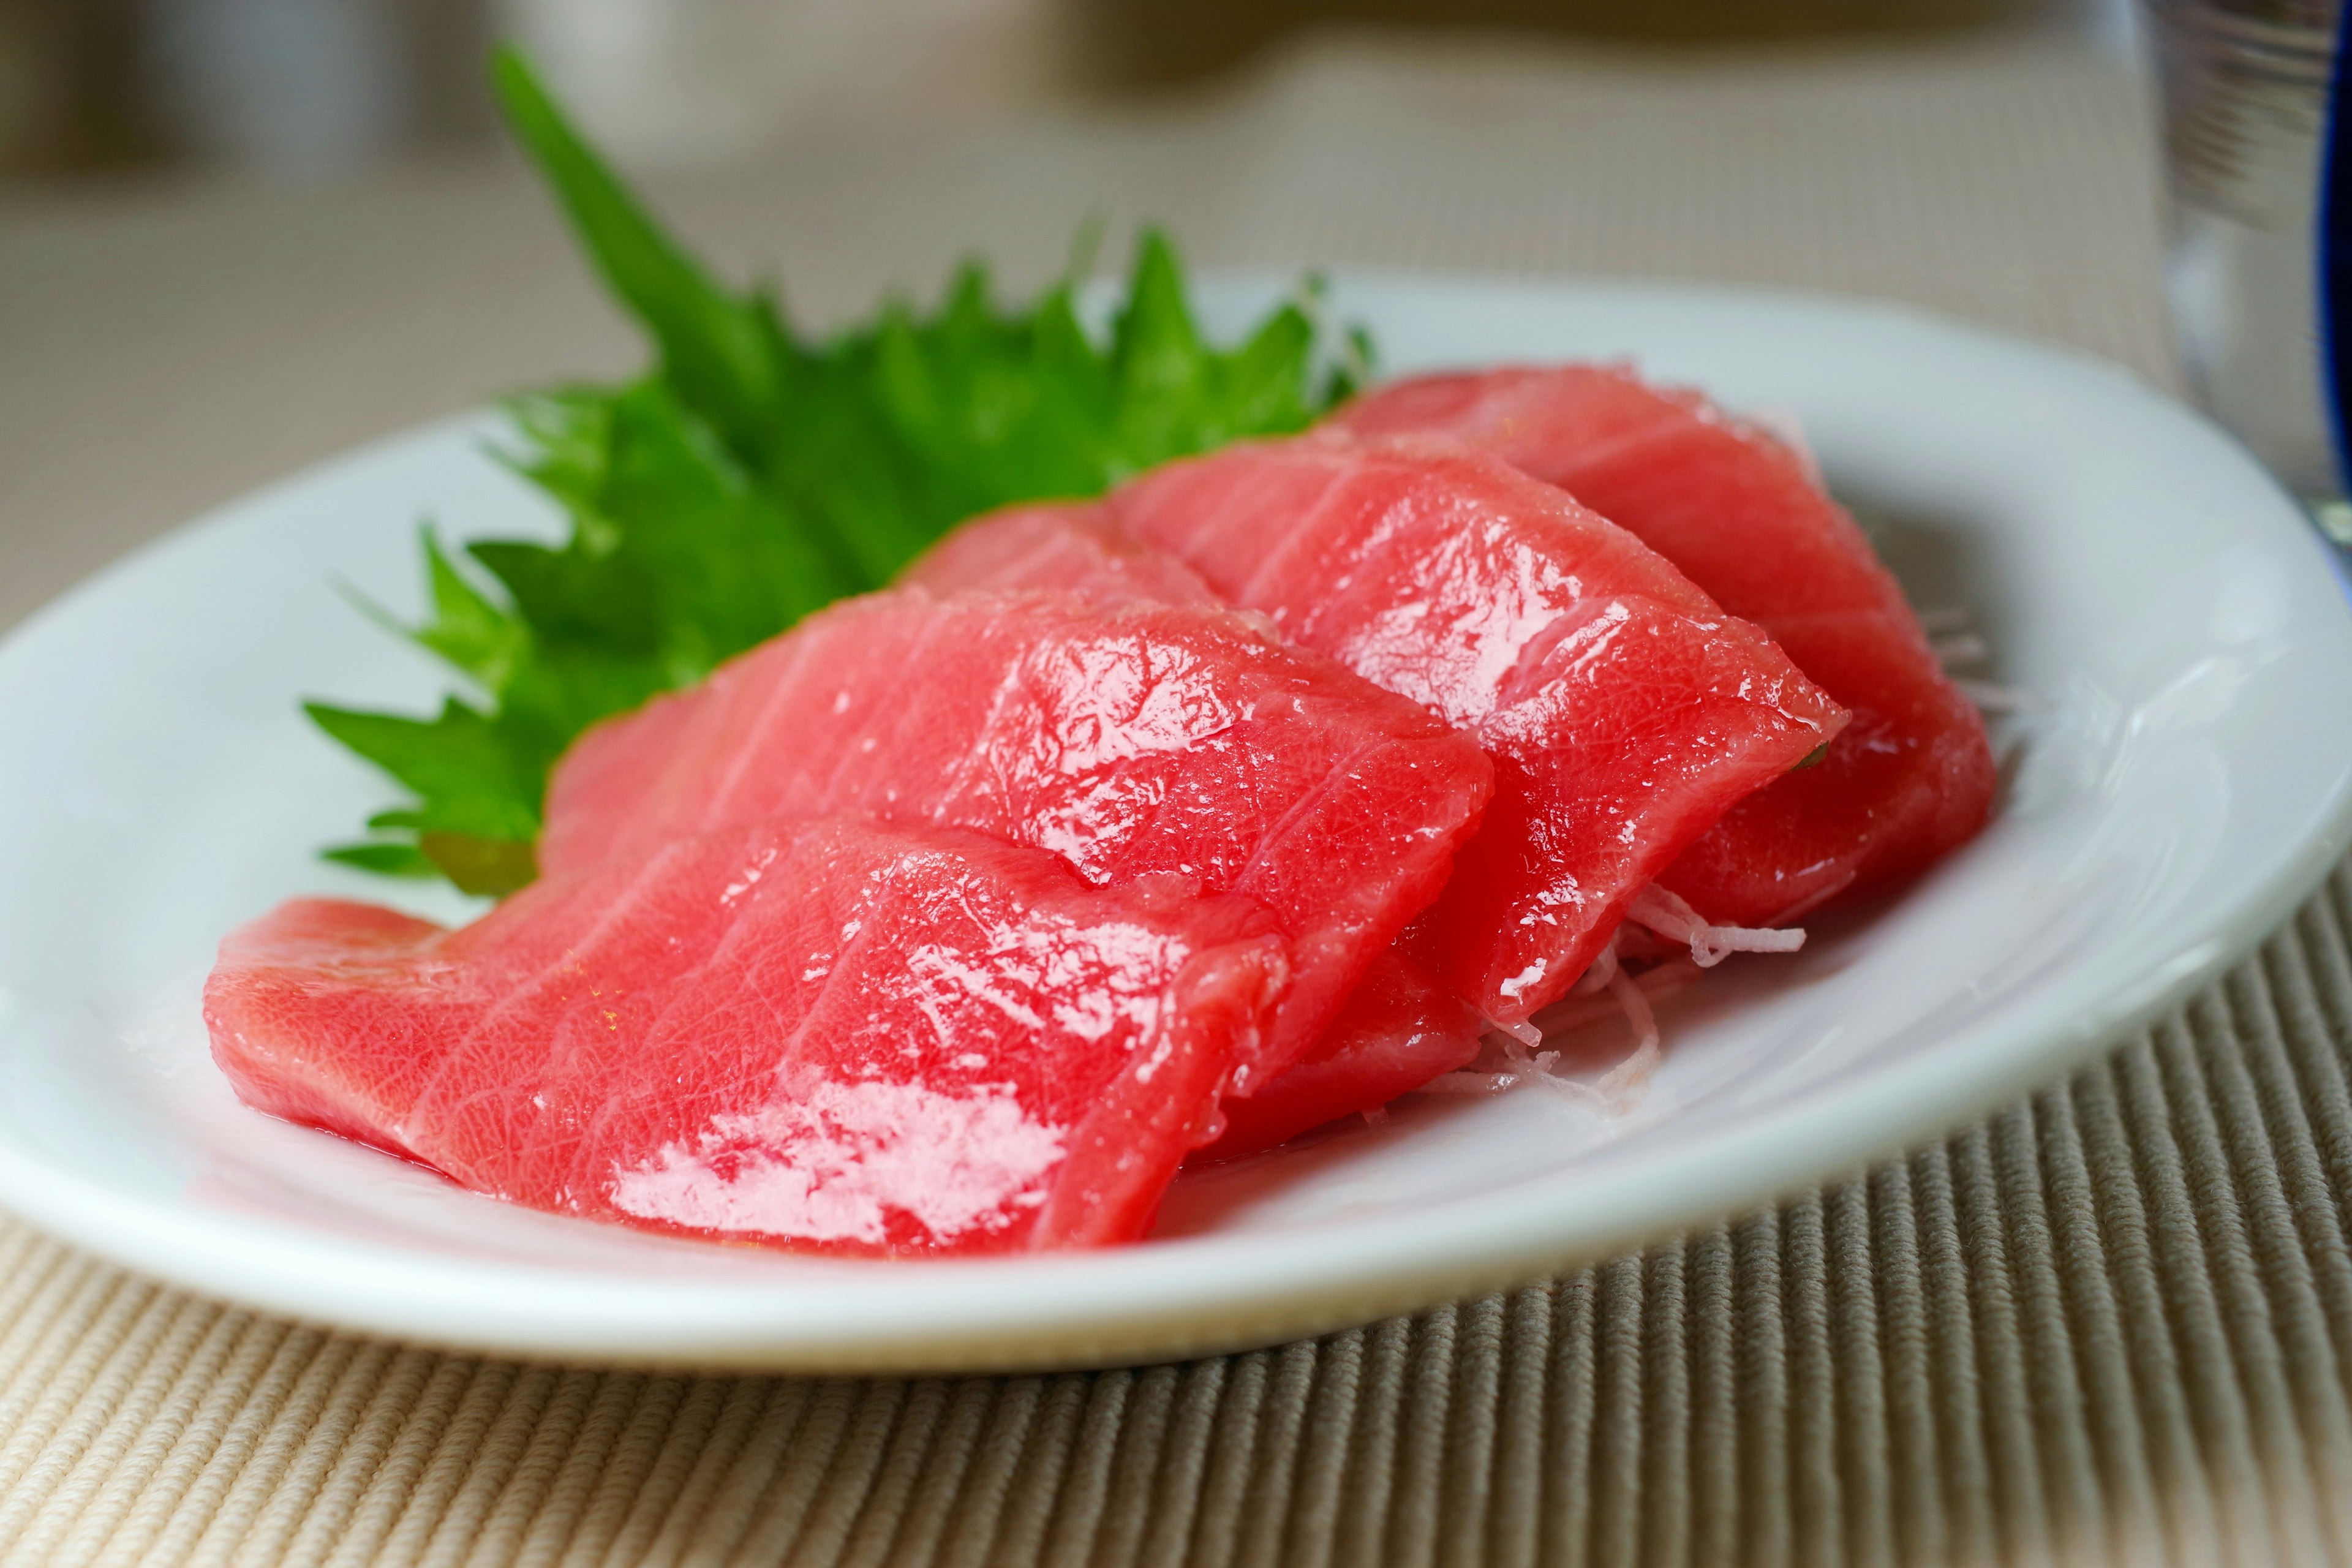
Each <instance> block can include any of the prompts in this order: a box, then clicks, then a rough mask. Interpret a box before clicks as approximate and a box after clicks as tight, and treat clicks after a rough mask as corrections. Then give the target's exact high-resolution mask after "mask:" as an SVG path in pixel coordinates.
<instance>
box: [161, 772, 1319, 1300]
mask: <svg viewBox="0 0 2352 1568" xmlns="http://www.w3.org/2000/svg"><path fill="white" fill-rule="evenodd" d="M1283 948H1284V944H1283V942H1282V941H1281V939H1280V938H1279V937H1278V936H1276V935H1273V934H1271V933H1269V932H1268V931H1266V919H1265V913H1264V911H1263V910H1258V909H1256V908H1255V906H1253V905H1251V904H1249V903H1248V902H1247V901H1246V900H1240V899H1232V898H1223V899H1202V898H1199V897H1196V896H1194V894H1193V891H1192V888H1191V887H1190V886H1189V885H1187V884H1185V883H1184V882H1183V881H1182V880H1181V879H1177V878H1172V877H1158V878H1146V879H1141V880H1139V881H1138V882H1136V883H1133V884H1130V885H1129V886H1127V887H1123V888H1115V889H1097V888H1090V887H1088V886H1087V885H1086V884H1085V883H1084V882H1082V881H1080V880H1079V879H1077V878H1076V876H1075V875H1073V874H1072V872H1071V871H1070V869H1069V868H1067V867H1066V865H1064V864H1063V863H1062V862H1061V861H1060V860H1059V859H1058V858H1055V857H1054V856H1051V855H1047V854H1045V853H1044V852H1042V851H1039V850H1034V849H1025V848H1019V847H1013V846H1010V845H1004V844H999V843H996V842H994V841H992V840H990V839H986V838H983V837H980V836H978V835H976V834H967V833H959V832H952V831H945V830H940V829H937V828H923V829H916V830H907V829H896V828H888V827H882V826H876V825H874V824H871V823H866V822H862V821H857V820H853V819H842V818H832V819H820V820H815V821H808V820H790V819H775V820H771V821H767V822H761V823H757V824H752V825H749V826H739V827H731V828H729V829H727V830H725V831H723V832H719V833H716V834H712V835H709V836H708V837H700V838H692V839H682V840H676V841H673V842H670V843H668V844H666V845H663V846H661V847H657V848H656V849H654V850H653V851H652V852H650V853H648V854H642V855H634V856H621V857H614V858H608V859H605V860H604V861H601V862H599V863H597V864H596V865H594V866H592V867H589V868H585V869H583V870H578V871H572V872H569V873H558V874H555V875H552V876H549V877H546V878H543V879H541V880H540V881H539V882H538V883H536V884H534V885H532V886H531V887H529V888H526V889H523V890H522V891H521V892H520V893H517V894H515V895H514V896H513V897H512V898H510V899H509V900H507V901H506V902H505V903H503V904H501V905H499V908H497V909H496V910H492V911H491V912H490V913H489V914H488V915H485V916H484V917H483V918H482V919H481V920H479V921H477V922H475V923H474V924H472V925H470V926H467V927H465V928H463V929H462V930H457V931H446V930H444V929H443V928H441V927H439V926H436V925H433V924H431V923H429V922H426V921H417V920H411V919H409V918H407V917H406V916H404V915H399V914H395V913H394V912H393V911H391V910H382V909H377V908H374V907H373V906H370V905H365V904H352V903H341V902H333V901H328V900H297V901H295V902H293V903H289V904H287V905H286V906H284V907H283V908H281V909H279V910H277V911H276V912H275V913H273V914H270V915H268V916H265V917H264V918H262V919H261V920H258V921H254V922H253V923H252V924H250V925H247V926H245V927H243V928H241V929H240V930H238V931H235V932H233V933H231V934H230V936H229V937H228V939H227V941H226V942H223V943H222V946H221V954H220V962H219V964H218V966H217V967H216V968H215V970H214V972H213V975H212V979H211V981H210V983H209V984H207V985H206V987H205V1020H206V1023H207V1025H208V1026H209V1027H210V1029H211V1032H212V1039H213V1054H214V1057H215V1059H216V1060H217V1061H218V1062H219V1063H220V1066H221V1067H222V1068H223V1069H224V1070H225V1071H226V1073H227V1074H228V1076H229V1079H230V1080H231V1081H232V1083H234V1084H235V1086H236V1091H237V1093H238V1095H239V1096H241V1097H242V1098H243V1099H244V1100H246V1101H247V1103H248V1104H251V1105H254V1106H257V1107H258V1108H259V1109H261V1110H267V1111H269V1112H271V1113H273V1114H276V1115H278V1116H282V1117H285V1118H287V1119H289V1120H290V1121H299V1122H303V1123H307V1124H310V1125H313V1126H318V1127H323V1128H326V1129H328V1130H330V1131H335V1132H340V1133H342V1134H344V1135H346V1136H349V1137H352V1138H355V1139H359V1140H362V1141H363V1142H368V1143H372V1144H374V1145H376V1146H378V1147H381V1148H383V1149H387V1150H390V1151H393V1152H396V1153H400V1154H404V1155H406V1156H408V1157H409V1158H411V1159H414V1160H417V1161H419V1162H422V1163H425V1164H427V1165H430V1166H432V1167H434V1168H435V1169H436V1170H438V1171H441V1172H443V1173H446V1175H448V1176H449V1177H450V1178H452V1179H453V1180H455V1181H457V1182H458V1183H461V1184H464V1185H466V1186H468V1187H471V1188H474V1189H475V1190H477V1191H479V1192H483V1193H487V1194H491V1195H492V1196H495V1197H499V1198H505V1199H509V1200H510V1201H513V1202H517V1203H521V1204H527V1205H530V1206H532V1207H535V1208H541V1209H550V1210H553V1211H555V1212H558V1213H562V1214H573V1215H585V1216H588V1217H590V1218H594V1219H602V1220H612V1221H618V1222H621V1223H623V1224H627V1225H635V1226H645V1227H648V1228H653V1229H659V1230H672V1231H682V1232H687V1233H690V1234H695V1235H702V1236H713V1237H724V1238H727V1239H731V1240H743V1241H758V1242H766V1243H773V1244H780V1245H785V1246H791V1247H804V1248H811V1249H816V1250H824V1251H832V1252H841V1253H852V1254H916V1255H925V1254H971V1253H987V1252H1016V1251H1023V1250H1030V1249H1036V1248H1046V1247H1080V1246H1089V1245H1095V1244H1099V1243H1104V1242H1114V1241H1124V1240H1129V1239H1131V1238H1133V1237H1137V1236H1139V1235H1140V1234H1141V1233H1142V1232H1143V1230H1144V1229H1145V1227H1146V1226H1148V1225H1149V1224H1150V1220H1151V1216H1152V1215H1153V1213H1154V1211H1155V1209H1156V1208H1157V1206H1158V1204H1159V1201H1160V1194H1161V1193H1162V1192H1163V1191H1164V1189H1165V1188H1166V1186H1167V1184H1168V1182H1169V1179H1170V1178H1171V1176H1172V1175H1173V1173H1175V1170H1176V1167H1177V1164H1178V1163H1179V1161H1181V1159H1182V1157H1183V1155H1184V1152H1185V1151H1186V1150H1187V1149H1188V1148H1190V1147H1191V1146H1192V1144H1193V1143H1195V1142H1198V1141H1199V1140H1200V1138H1201V1137H1202V1135H1203V1133H1204V1131H1205V1129H1206V1127H1207V1125H1208V1123H1209V1121H1210V1118H1211V1115H1212V1111H1213V1104H1214V1101H1215V1099H1216V1096H1217V1092H1218V1089H1219V1088H1220V1086H1221V1085H1222V1084H1223V1082H1224V1080H1225V1078H1226V1076H1227V1074H1228V1072H1229V1070H1230V1068H1231V1067H1232V1064H1233V1062H1234V1059H1235V1057H1236V1055H1237V1053H1238V1052H1239V1051H1241V1050H1242V1049H1243V1048H1244V1047H1245V1046H1246V1044H1247V1042H1248V1040H1249V1038H1250V1037H1251V1036H1252V1035H1253V1034H1254V1033H1255V1031H1256V1030H1257V1029H1258V1028H1260V1027H1261V1026H1263V1024H1264V1023H1265V1019H1266V1017H1267V1016H1268V1012H1269V1009H1270V1007H1271V1005H1272V1000H1273V998H1274V996H1275V994H1276V993H1277V992H1278V991H1279V989H1280V987H1281V984H1282V983H1283V980H1284V977H1285V973H1286V960H1285V957H1284V951H1283Z"/></svg>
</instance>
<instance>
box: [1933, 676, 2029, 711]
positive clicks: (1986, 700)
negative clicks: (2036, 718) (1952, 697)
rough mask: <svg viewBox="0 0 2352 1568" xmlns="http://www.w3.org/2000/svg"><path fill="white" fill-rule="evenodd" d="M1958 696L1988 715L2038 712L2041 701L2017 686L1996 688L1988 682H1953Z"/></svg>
mask: <svg viewBox="0 0 2352 1568" xmlns="http://www.w3.org/2000/svg"><path fill="white" fill-rule="evenodd" d="M1952 684H1953V685H1954V686H1957V687H1958V688H1959V689H1960V695H1961V696H1963V697H1965V698H1967V699H1968V700H1969V701H1971V702H1973V703H1975V704H1976V705H1977V706H1978V707H1979V708H1981V709H1983V710H1985V711H1986V712H1988V713H2031V712H2033V711H2035V710H2039V709H2040V708H2041V707H2042V699H2040V698H2039V697H2036V696H2035V695H2034V694H2033V693H2032V692H2031V691H2028V690H2026V689H2024V688H2022V687H2018V686H1997V685H1995V684H1994V683H1993V682H1991V681H1990V680H1955V681H1953V682H1952Z"/></svg>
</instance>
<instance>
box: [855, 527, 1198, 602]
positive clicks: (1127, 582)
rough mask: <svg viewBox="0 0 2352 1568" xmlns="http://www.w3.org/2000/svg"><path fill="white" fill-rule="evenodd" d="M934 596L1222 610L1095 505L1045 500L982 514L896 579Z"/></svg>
mask: <svg viewBox="0 0 2352 1568" xmlns="http://www.w3.org/2000/svg"><path fill="white" fill-rule="evenodd" d="M898 582H899V583H900V584H902V585H905V586H909V587H921V588H929V590H931V591H932V592H933V593H935V594H941V595H946V594H954V593H959V592H962V591H964V590H966V589H973V588H994V589H1008V588H1009V589H1024V588H1026V589H1059V590H1061V591H1063V592H1066V593H1074V594H1083V595H1086V596H1087V597H1088V598H1090V599H1094V600H1096V601H1097V602H1099V603H1102V604H1130V603H1134V602H1136V601H1139V600H1140V601H1143V602H1146V603H1151V604H1161V605H1215V604H1222V603H1223V601H1222V600H1220V599H1219V598H1218V597H1217V596H1216V595H1214V594H1213V593H1211V592H1210V591H1209V585H1208V584H1206V583H1203V582H1202V581H1201V576H1200V574H1199V573H1197V572H1195V571H1193V570H1192V568H1191V567H1189V566H1187V565H1185V564H1184V563H1182V562H1181V561H1179V560H1177V559H1176V557H1174V556H1173V555H1171V554H1169V553H1168V552H1166V551H1164V550H1159V549H1155V548H1153V547H1152V546H1150V545H1149V544H1145V543H1143V542H1141V541H1139V540H1138V539H1135V538H1134V537H1132V536H1131V535H1129V533H1128V532H1127V531H1125V530H1124V529H1122V528H1120V527H1119V526H1118V523H1116V522H1114V521H1111V517H1110V514H1109V512H1108V511H1107V510H1104V508H1103V507H1102V506H1101V505H1100V504H1099V503H1097V502H1094V501H1045V502H1042V503H1036V504H1031V505H1024V506H1011V507H1004V508H1003V509H1001V510H996V511H992V512H985V513H982V515H981V516H979V517H976V518H973V519H972V520H971V521H969V522H966V523H964V524H962V525H961V527H959V528H957V529H955V530H953V531H951V532H950V533H949V534H948V535H947V537H946V538H944V539H942V540H940V542H938V543H937V544H935V545H933V546H931V548H930V549H929V550H928V551H926V552H923V554H922V555H920V556H919V557H918V558H917V559H916V560H915V561H914V562H912V563H909V564H908V567H907V569H906V570H905V571H903V572H901V573H899V574H898Z"/></svg>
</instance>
